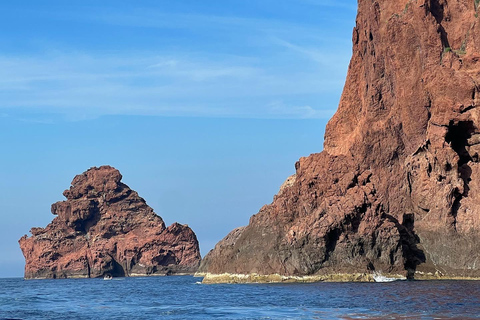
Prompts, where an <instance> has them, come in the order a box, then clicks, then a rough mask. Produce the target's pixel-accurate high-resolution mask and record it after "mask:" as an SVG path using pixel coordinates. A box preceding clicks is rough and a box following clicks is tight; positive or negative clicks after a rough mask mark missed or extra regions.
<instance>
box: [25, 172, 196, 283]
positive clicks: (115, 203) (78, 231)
mask: <svg viewBox="0 0 480 320" xmlns="http://www.w3.org/2000/svg"><path fill="white" fill-rule="evenodd" d="M121 179H122V175H121V174H120V172H119V171H118V170H116V169H115V168H112V167H109V166H102V167H100V168H91V169H89V170H88V171H86V172H84V173H83V174H80V175H78V176H76V177H75V178H74V179H73V181H72V186H71V187H70V189H68V190H65V192H64V193H63V194H64V196H65V197H66V198H67V200H66V201H61V202H57V203H54V204H53V205H52V213H53V214H54V215H56V216H57V217H56V218H54V219H53V221H52V222H51V223H50V224H49V225H48V226H47V227H46V228H32V229H31V231H30V232H31V233H32V236H31V237H27V236H26V235H25V236H23V237H22V238H21V239H20V241H19V243H20V247H21V249H22V252H23V255H24V256H25V261H26V265H25V278H27V279H32V278H35V279H37V278H94V277H103V276H106V275H110V276H113V277H116V276H140V275H165V274H179V273H180V274H182V273H194V272H195V271H196V270H197V267H198V265H199V263H200V251H199V246H198V241H197V238H196V236H195V233H194V232H193V231H192V230H191V229H190V228H189V227H188V226H186V225H181V224H178V223H174V224H172V225H171V226H170V227H168V228H166V227H165V223H164V222H163V220H162V218H160V217H159V216H157V215H156V214H155V213H154V212H153V210H152V208H150V207H149V206H148V205H147V204H146V202H145V200H144V199H142V198H141V197H139V196H138V194H137V192H135V191H133V190H132V189H130V188H129V187H128V186H127V185H125V184H123V183H122V182H121Z"/></svg>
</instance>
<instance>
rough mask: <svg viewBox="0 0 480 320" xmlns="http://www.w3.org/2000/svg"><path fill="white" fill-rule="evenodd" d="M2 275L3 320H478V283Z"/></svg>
mask: <svg viewBox="0 0 480 320" xmlns="http://www.w3.org/2000/svg"><path fill="white" fill-rule="evenodd" d="M200 280H201V279H200V278H194V277H190V276H182V277H180V276H172V277H151V278H119V279H113V280H110V281H105V280H103V279H67V280H28V281H25V280H23V279H0V319H129V320H132V319H478V318H480V282H476V281H401V282H394V283H314V284H238V285H237V284H224V285H223V284H222V285H203V284H199V283H198V281H200Z"/></svg>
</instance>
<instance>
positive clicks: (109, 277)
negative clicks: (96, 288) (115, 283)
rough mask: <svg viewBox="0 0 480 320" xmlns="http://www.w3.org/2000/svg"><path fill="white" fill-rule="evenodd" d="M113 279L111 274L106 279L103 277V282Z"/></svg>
mask: <svg viewBox="0 0 480 320" xmlns="http://www.w3.org/2000/svg"><path fill="white" fill-rule="evenodd" d="M112 279H113V277H112V276H111V275H109V274H106V275H105V276H104V277H103V280H112Z"/></svg>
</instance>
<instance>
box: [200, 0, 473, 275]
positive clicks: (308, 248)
mask: <svg viewBox="0 0 480 320" xmlns="http://www.w3.org/2000/svg"><path fill="white" fill-rule="evenodd" d="M477 7H478V3H477V2H476V1H475V0H449V1H446V0H429V1H425V0H417V1H415V0H410V1H407V0H378V1H374V0H362V1H359V6H358V15H357V23H356V27H355V28H354V30H353V56H352V59H351V62H350V66H349V71H348V76H347V80H346V84H345V88H344V92H343V94H342V98H341V101H340V104H339V107H338V111H337V112H336V114H335V115H334V116H333V118H332V119H331V120H330V121H329V123H328V125H327V128H326V133H325V144H324V151H323V152H322V153H320V154H313V155H311V156H309V157H306V158H302V159H300V161H299V162H298V163H297V164H296V176H295V178H294V179H293V178H291V179H290V180H289V181H288V182H287V183H286V184H284V186H282V190H281V191H280V193H279V194H278V195H277V196H276V197H275V198H274V201H273V203H272V204H270V205H268V206H265V207H263V208H262V209H261V210H260V212H259V213H258V214H256V215H254V216H253V217H252V218H251V219H250V223H249V225H248V226H247V227H245V228H244V229H240V230H237V231H235V233H234V234H233V235H230V236H229V237H228V239H226V240H222V241H221V242H220V243H219V244H218V245H217V246H216V247H215V248H214V250H213V251H211V252H210V253H209V254H208V255H207V256H206V257H205V259H204V260H203V262H202V265H201V267H200V271H202V272H209V273H214V274H221V273H237V274H246V273H259V274H272V273H279V274H281V275H315V274H332V273H341V272H347V273H357V272H371V271H373V270H376V271H382V272H384V273H407V275H408V276H410V277H413V276H414V275H415V276H416V277H421V276H425V275H427V274H430V275H435V276H444V277H451V278H453V277H480V270H479V267H480V266H479V264H478V263H477V261H478V260H479V258H480V250H478V248H479V247H478V245H479V244H480V242H479V237H480V164H479V153H480V129H479V128H480V111H479V109H478V105H479V99H480V93H479V89H480V87H479V86H480V62H479V60H480V21H479V18H478V15H479V11H480V8H477Z"/></svg>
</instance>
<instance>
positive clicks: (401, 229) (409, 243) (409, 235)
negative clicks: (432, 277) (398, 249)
mask: <svg viewBox="0 0 480 320" xmlns="http://www.w3.org/2000/svg"><path fill="white" fill-rule="evenodd" d="M385 218H387V220H389V221H391V222H393V223H394V224H395V227H396V228H397V230H398V233H399V234H400V242H401V245H402V255H403V259H404V268H405V270H406V271H407V278H408V279H413V278H414V276H415V271H416V270H417V266H418V265H420V264H421V263H424V262H425V261H426V257H425V253H424V252H423V251H422V250H421V249H419V248H418V246H417V245H418V244H419V243H420V238H419V237H418V236H417V235H416V234H415V232H414V231H413V228H414V224H415V216H414V214H413V213H405V214H404V215H403V221H402V223H400V222H399V221H398V220H397V219H396V218H395V217H393V216H392V215H389V214H386V215H385Z"/></svg>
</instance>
